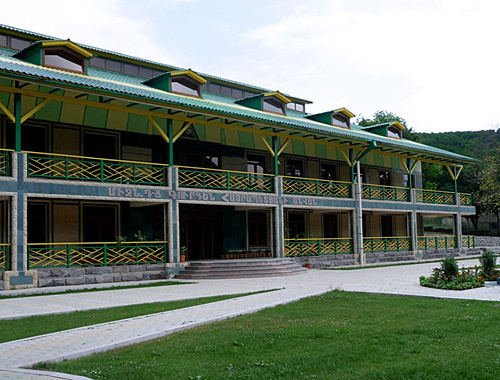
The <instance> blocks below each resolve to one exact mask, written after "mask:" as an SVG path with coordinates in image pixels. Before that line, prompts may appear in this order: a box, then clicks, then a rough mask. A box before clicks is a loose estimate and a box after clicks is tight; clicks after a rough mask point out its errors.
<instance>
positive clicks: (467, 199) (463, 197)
mask: <svg viewBox="0 0 500 380" xmlns="http://www.w3.org/2000/svg"><path fill="white" fill-rule="evenodd" d="M459 197H460V204H461V205H462V206H472V194H466V193H460V194H459Z"/></svg>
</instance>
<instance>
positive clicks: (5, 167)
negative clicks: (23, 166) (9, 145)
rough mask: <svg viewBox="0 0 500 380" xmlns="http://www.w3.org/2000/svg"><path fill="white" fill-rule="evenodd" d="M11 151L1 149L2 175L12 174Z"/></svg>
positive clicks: (0, 168)
mask: <svg viewBox="0 0 500 380" xmlns="http://www.w3.org/2000/svg"><path fill="white" fill-rule="evenodd" d="M10 152H11V150H8V149H0V176H2V177H7V176H9V175H10V166H11V164H10V157H11V155H10Z"/></svg>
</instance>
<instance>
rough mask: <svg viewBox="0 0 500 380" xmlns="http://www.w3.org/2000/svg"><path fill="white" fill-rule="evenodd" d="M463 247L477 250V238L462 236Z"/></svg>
mask: <svg viewBox="0 0 500 380" xmlns="http://www.w3.org/2000/svg"><path fill="white" fill-rule="evenodd" d="M462 247H464V248H476V237H475V236H472V235H463V236H462Z"/></svg>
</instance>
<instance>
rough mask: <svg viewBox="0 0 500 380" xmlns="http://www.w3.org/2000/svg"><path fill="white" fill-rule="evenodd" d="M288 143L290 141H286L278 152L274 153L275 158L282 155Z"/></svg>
mask: <svg viewBox="0 0 500 380" xmlns="http://www.w3.org/2000/svg"><path fill="white" fill-rule="evenodd" d="M289 143H290V139H286V140H285V142H284V143H283V145H281V148H280V149H279V150H278V153H276V155H277V156H279V155H280V154H281V153H283V151H284V150H285V148H286V147H287V145H288V144H289Z"/></svg>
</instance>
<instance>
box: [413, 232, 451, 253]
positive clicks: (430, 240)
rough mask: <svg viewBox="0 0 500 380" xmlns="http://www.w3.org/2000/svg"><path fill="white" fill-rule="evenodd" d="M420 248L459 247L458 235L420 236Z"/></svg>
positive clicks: (418, 240) (418, 238)
mask: <svg viewBox="0 0 500 380" xmlns="http://www.w3.org/2000/svg"><path fill="white" fill-rule="evenodd" d="M417 244H418V249H422V250H427V249H448V248H457V237H456V236H454V235H436V236H418V237H417Z"/></svg>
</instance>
